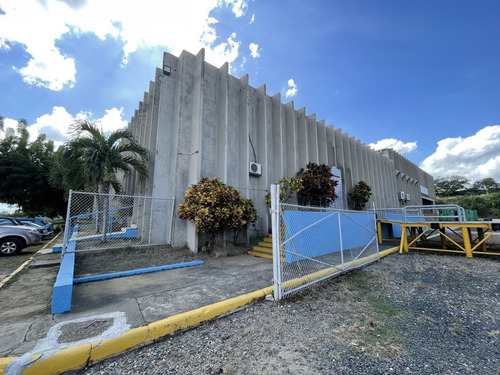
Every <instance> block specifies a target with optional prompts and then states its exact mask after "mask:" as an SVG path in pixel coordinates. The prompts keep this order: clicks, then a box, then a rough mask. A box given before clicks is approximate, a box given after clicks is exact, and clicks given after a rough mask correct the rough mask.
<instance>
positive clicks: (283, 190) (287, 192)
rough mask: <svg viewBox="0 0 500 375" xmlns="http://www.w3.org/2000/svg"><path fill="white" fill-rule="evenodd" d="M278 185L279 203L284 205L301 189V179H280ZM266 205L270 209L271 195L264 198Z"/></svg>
mask: <svg viewBox="0 0 500 375" xmlns="http://www.w3.org/2000/svg"><path fill="white" fill-rule="evenodd" d="M278 184H279V185H280V202H282V203H284V202H286V201H288V200H289V199H290V198H291V197H292V195H293V193H297V192H299V191H300V189H302V178H300V177H292V178H286V177H282V178H281V179H280V180H279V181H278ZM265 201H266V205H267V207H268V208H271V193H267V194H266V196H265Z"/></svg>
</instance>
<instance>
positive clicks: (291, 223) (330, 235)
mask: <svg viewBox="0 0 500 375" xmlns="http://www.w3.org/2000/svg"><path fill="white" fill-rule="evenodd" d="M278 189H279V186H277V185H272V187H271V205H272V207H271V215H272V229H273V263H274V272H273V273H274V298H275V299H276V300H280V299H281V298H283V297H284V296H286V295H287V294H290V293H293V292H296V291H297V290H299V289H302V288H304V287H306V286H309V285H311V284H313V283H316V282H318V281H321V280H324V279H326V278H329V277H332V276H335V275H337V274H340V273H343V272H346V271H347V270H350V269H353V268H357V267H360V266H363V265H366V264H368V263H371V262H373V261H375V260H377V259H379V249H378V242H377V232H376V223H375V215H374V213H373V212H360V211H347V210H338V209H332V208H320V207H304V206H299V205H295V204H287V203H281V202H279V200H278V199H276V198H277V197H279V190H278Z"/></svg>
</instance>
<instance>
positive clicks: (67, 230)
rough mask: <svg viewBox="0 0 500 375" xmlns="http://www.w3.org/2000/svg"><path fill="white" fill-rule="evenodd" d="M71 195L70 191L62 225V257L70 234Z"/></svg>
mask: <svg viewBox="0 0 500 375" xmlns="http://www.w3.org/2000/svg"><path fill="white" fill-rule="evenodd" d="M72 195H73V190H71V189H70V191H69V197H68V207H67V208H66V224H65V225H64V238H63V247H62V255H64V253H65V252H66V247H67V246H68V240H69V235H70V233H71V196H72Z"/></svg>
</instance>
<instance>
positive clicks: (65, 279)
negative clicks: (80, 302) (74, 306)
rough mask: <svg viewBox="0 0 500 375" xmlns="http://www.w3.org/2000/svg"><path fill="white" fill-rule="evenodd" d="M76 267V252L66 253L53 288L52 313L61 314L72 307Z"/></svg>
mask: <svg viewBox="0 0 500 375" xmlns="http://www.w3.org/2000/svg"><path fill="white" fill-rule="evenodd" d="M74 269H75V253H65V254H64V255H63V257H62V259H61V266H60V268H59V272H58V274H57V279H56V282H55V284H54V287H53V288H52V307H51V313H52V314H59V313H62V312H66V311H69V310H70V309H71V295H72V293H73V273H74Z"/></svg>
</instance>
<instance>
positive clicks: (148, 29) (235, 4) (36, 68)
mask: <svg viewBox="0 0 500 375" xmlns="http://www.w3.org/2000/svg"><path fill="white" fill-rule="evenodd" d="M224 4H226V5H229V6H232V8H231V9H232V12H233V13H234V14H235V16H236V17H241V16H243V14H244V13H245V11H246V9H247V7H248V5H247V0H224V1H218V0H203V1H199V0H176V1H157V0H142V1H141V3H140V5H138V3H137V2H133V1H119V0H107V1H103V0H88V1H69V0H61V1H38V0H16V1H10V2H5V4H2V10H3V11H4V12H5V14H3V15H0V48H3V49H9V45H10V44H15V43H19V44H22V45H24V46H25V48H26V51H27V52H28V53H29V54H30V55H31V59H30V60H29V62H28V64H27V65H26V66H25V67H17V71H18V72H19V73H20V74H21V75H22V77H23V79H24V80H25V81H26V82H28V83H30V84H35V85H39V86H43V87H47V88H49V89H51V90H61V89H62V88H64V87H67V86H70V87H71V86H72V85H73V84H74V83H75V79H76V78H75V77H76V69H75V62H74V59H73V58H72V57H70V56H65V55H64V54H63V52H62V51H61V50H60V49H58V48H57V47H56V43H57V41H58V40H60V39H61V38H62V37H63V36H64V35H68V34H81V33H92V34H95V35H96V36H97V37H98V38H100V39H101V40H104V39H106V38H107V37H110V38H115V39H117V40H119V41H120V42H121V43H123V53H124V63H126V62H127V60H128V56H129V55H130V54H131V53H133V52H135V51H136V50H137V49H138V48H141V47H162V48H165V49H166V50H168V51H170V52H172V53H174V54H176V55H178V54H180V52H181V51H182V50H183V49H185V50H188V51H190V52H193V53H197V52H198V51H199V50H200V48H205V49H206V58H207V61H209V62H210V63H212V64H214V65H216V66H220V65H222V64H223V63H224V62H229V63H231V62H233V61H234V60H235V59H236V58H237V57H238V48H239V45H240V42H239V41H238V40H237V36H236V34H235V33H233V34H232V35H231V36H230V37H229V38H227V39H226V40H225V41H223V42H220V43H217V40H218V39H217V37H218V36H217V33H216V30H215V29H214V25H215V24H216V23H217V22H218V21H217V20H216V19H215V18H213V17H210V16H209V14H210V12H211V11H212V10H213V9H215V8H217V7H221V6H223V5H224ZM26 25H29V27H27V26H26Z"/></svg>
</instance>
